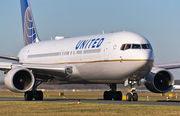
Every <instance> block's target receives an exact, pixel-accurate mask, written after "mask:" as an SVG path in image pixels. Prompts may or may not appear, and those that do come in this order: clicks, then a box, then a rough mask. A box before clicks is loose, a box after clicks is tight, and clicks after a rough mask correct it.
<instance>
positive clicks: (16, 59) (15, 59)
mask: <svg viewBox="0 0 180 116" xmlns="http://www.w3.org/2000/svg"><path fill="white" fill-rule="evenodd" d="M0 58H3V59H7V60H14V61H19V57H14V56H8V55H0Z"/></svg>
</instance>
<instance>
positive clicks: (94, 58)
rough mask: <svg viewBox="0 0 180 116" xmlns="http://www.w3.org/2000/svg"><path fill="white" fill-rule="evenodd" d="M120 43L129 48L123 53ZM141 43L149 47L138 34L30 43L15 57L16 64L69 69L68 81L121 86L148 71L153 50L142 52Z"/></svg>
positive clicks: (130, 33) (145, 40) (94, 36)
mask: <svg viewBox="0 0 180 116" xmlns="http://www.w3.org/2000/svg"><path fill="white" fill-rule="evenodd" d="M123 44H125V45H127V44H128V45H131V48H129V49H126V50H123V49H122V46H123ZM144 44H148V45H150V43H149V42H148V40H147V39H146V38H144V37H142V36H140V35H138V34H135V33H132V32H117V33H109V34H100V35H92V36H83V37H74V38H65V39H60V40H51V41H45V42H37V43H33V44H30V45H27V46H25V47H24V48H23V49H22V50H21V51H20V52H19V55H18V57H19V58H20V63H37V64H54V65H57V66H58V65H59V66H61V67H62V66H64V67H66V66H73V73H72V74H70V75H69V77H68V80H67V79H66V81H68V82H73V83H123V82H124V81H125V80H126V79H131V80H139V79H141V78H143V77H144V76H146V75H147V74H148V73H149V72H150V70H151V68H152V66H153V61H154V56H153V50H152V49H143V48H142V46H143V45H144ZM133 45H140V46H141V48H133ZM56 78H57V79H59V80H63V79H62V78H61V77H58V76H57V77H56Z"/></svg>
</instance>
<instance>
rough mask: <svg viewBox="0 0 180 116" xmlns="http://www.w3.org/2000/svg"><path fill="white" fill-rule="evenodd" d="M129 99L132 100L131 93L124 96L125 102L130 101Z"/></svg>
mask: <svg viewBox="0 0 180 116" xmlns="http://www.w3.org/2000/svg"><path fill="white" fill-rule="evenodd" d="M131 98H132V95H131V93H127V95H126V100H127V101H131Z"/></svg>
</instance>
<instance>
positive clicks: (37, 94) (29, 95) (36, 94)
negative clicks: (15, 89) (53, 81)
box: [24, 80, 43, 101]
mask: <svg viewBox="0 0 180 116" xmlns="http://www.w3.org/2000/svg"><path fill="white" fill-rule="evenodd" d="M42 82H43V81H37V80H36V82H35V84H34V86H33V88H32V90H31V91H27V92H25V93H24V99H25V100H26V101H30V100H33V98H34V99H35V100H43V92H42V91H37V86H39V85H40V84H41V83H42Z"/></svg>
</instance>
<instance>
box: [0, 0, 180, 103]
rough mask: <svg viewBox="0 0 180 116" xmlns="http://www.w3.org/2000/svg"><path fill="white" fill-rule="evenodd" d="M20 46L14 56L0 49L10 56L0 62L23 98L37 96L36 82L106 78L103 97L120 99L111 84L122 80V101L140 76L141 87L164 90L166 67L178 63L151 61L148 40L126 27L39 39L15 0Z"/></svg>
mask: <svg viewBox="0 0 180 116" xmlns="http://www.w3.org/2000/svg"><path fill="white" fill-rule="evenodd" d="M20 3H21V14H22V26H23V39H24V47H23V48H22V49H21V50H20V52H19V54H18V56H17V57H14V56H6V55H0V58H3V59H8V60H12V61H16V62H15V63H14V62H0V70H2V71H4V73H5V74H6V76H5V78H4V83H5V85H6V87H7V88H8V89H9V90H11V91H13V92H23V93H24V99H25V100H33V99H35V100H43V92H42V91H38V90H37V87H38V86H39V85H40V84H42V83H47V84H49V83H56V84H64V83H66V84H67V83H68V84H72V83H73V84H107V85H108V86H109V87H110V91H105V92H104V95H103V98H104V100H113V99H114V100H122V92H121V91H117V84H124V83H127V84H129V85H130V87H131V91H130V92H128V93H127V95H126V99H127V101H131V100H133V101H138V94H137V92H136V88H135V84H137V85H139V84H140V80H141V79H143V78H144V80H145V86H146V88H147V89H148V90H149V91H151V92H155V93H165V92H168V91H170V90H171V89H172V88H173V85H174V77H173V75H172V74H171V72H169V71H168V69H175V68H179V67H180V65H179V64H178V63H170V64H168V63H166V64H164V63H160V64H154V53H153V49H152V46H151V44H150V42H149V41H148V40H147V39H146V38H145V37H143V36H141V35H139V34H137V33H133V32H128V31H122V32H114V33H105V34H104V33H103V34H96V35H88V36H80V37H71V38H65V37H58V38H57V39H55V40H48V41H41V40H40V39H39V36H38V33H37V30H36V27H35V23H34V19H33V16H32V12H31V8H30V4H29V1H28V0H20Z"/></svg>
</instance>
